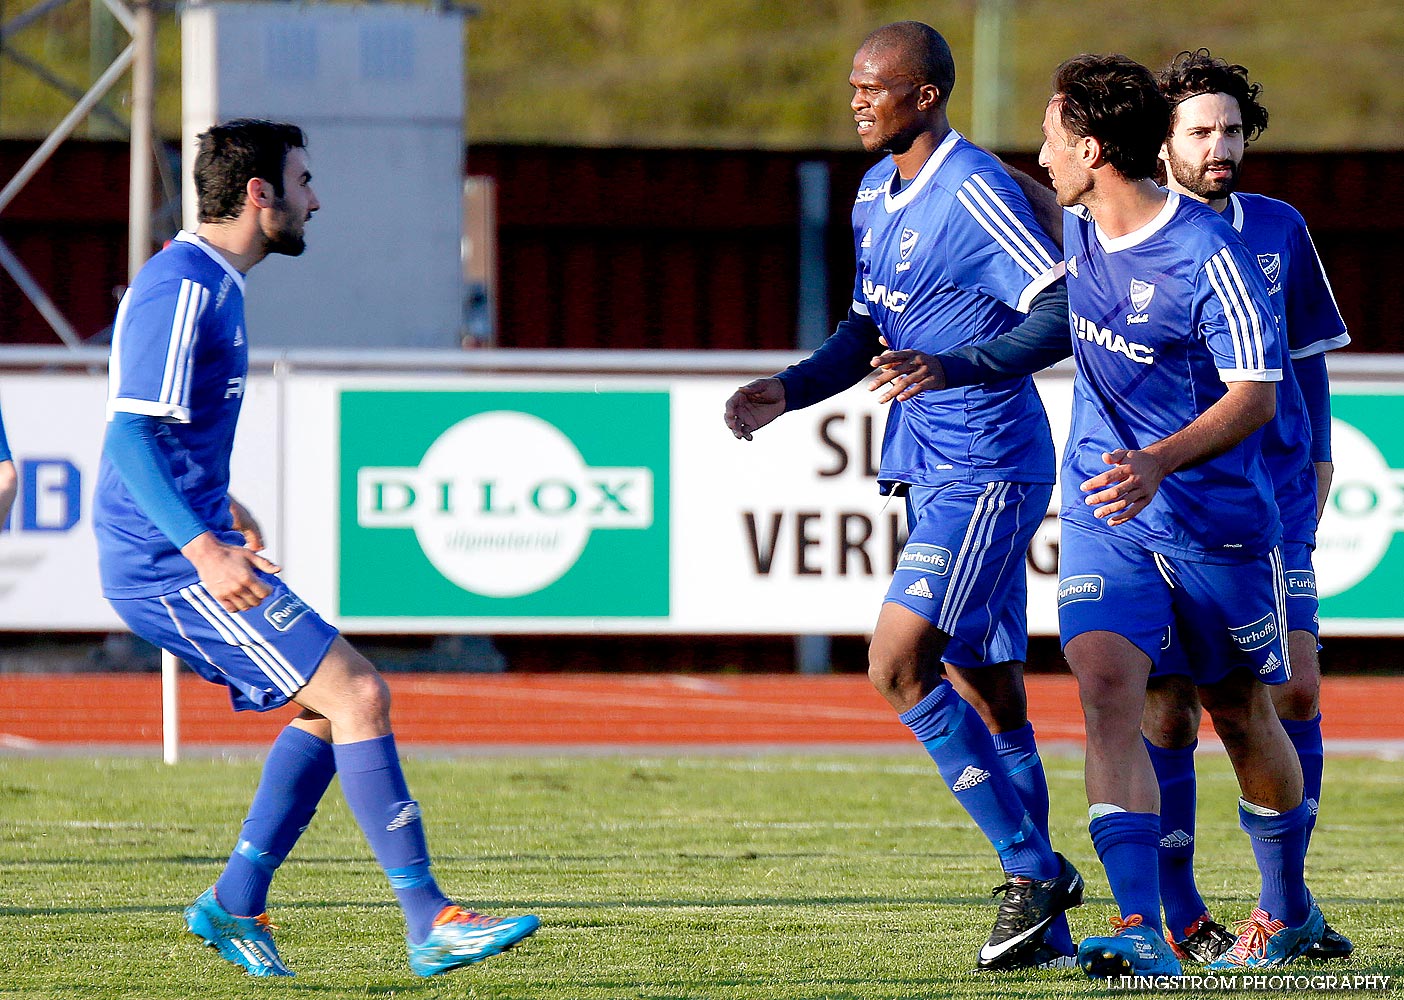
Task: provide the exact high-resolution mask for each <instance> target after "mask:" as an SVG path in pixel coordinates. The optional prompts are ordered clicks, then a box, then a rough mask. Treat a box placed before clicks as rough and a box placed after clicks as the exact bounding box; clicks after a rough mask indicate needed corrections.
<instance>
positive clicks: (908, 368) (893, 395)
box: [868, 341, 946, 403]
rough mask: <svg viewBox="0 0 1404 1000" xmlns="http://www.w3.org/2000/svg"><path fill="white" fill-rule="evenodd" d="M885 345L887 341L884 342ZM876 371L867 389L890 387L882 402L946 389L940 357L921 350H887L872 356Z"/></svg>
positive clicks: (875, 389)
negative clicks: (923, 352)
mask: <svg viewBox="0 0 1404 1000" xmlns="http://www.w3.org/2000/svg"><path fill="white" fill-rule="evenodd" d="M884 346H886V342H885V341H884ZM871 363H872V366H873V367H874V368H876V369H877V374H875V375H873V376H872V377H871V378H870V379H868V391H869V392H876V391H877V390H879V389H881V388H882V387H883V386H887V388H886V390H884V391H883V394H882V395H881V396H879V397H878V402H879V403H890V402H891V401H892V400H894V399H895V400H897V401H898V402H902V401H903V400H908V399H911V398H912V397H913V396H916V395H919V394H921V393H923V392H927V391H931V392H935V391H937V390H940V389H944V388H946V370H945V369H944V368H942V367H941V362H940V360H939V359H938V358H934V357H932V356H931V355H929V354H922V353H921V352H920V351H884V352H883V353H882V354H879V355H878V356H877V357H875V358H873V360H872V362H871Z"/></svg>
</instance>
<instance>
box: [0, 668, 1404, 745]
mask: <svg viewBox="0 0 1404 1000" xmlns="http://www.w3.org/2000/svg"><path fill="white" fill-rule="evenodd" d="M387 680H388V682H389V684H390V688H391V691H392V692H393V697H394V714H395V720H396V722H395V729H396V735H397V738H398V740H399V741H400V742H401V743H402V744H405V745H414V744H419V745H421V746H429V745H432V746H438V747H443V748H446V749H448V748H461V749H465V750H467V749H471V748H472V747H474V746H477V747H483V748H496V749H501V748H512V747H519V748H526V747H531V748H535V749H540V748H551V747H559V748H560V749H562V750H564V751H569V750H570V749H571V748H582V747H611V746H612V747H638V748H641V749H642V748H647V747H657V748H666V747H679V746H691V747H717V748H720V747H724V746H737V745H741V746H756V745H763V746H789V747H795V748H797V749H798V748H804V747H836V746H837V747H841V746H854V747H864V746H866V747H876V746H881V745H883V744H889V745H894V748H895V747H896V746H897V745H900V746H910V745H911V736H910V734H908V732H907V730H906V729H905V728H903V727H902V726H901V725H900V724H899V723H898V722H897V720H896V717H895V716H894V714H893V712H892V710H891V709H889V708H888V707H887V705H886V704H885V703H884V702H883V701H882V700H881V699H880V698H879V697H878V695H877V694H876V693H875V692H874V691H873V689H872V687H871V686H870V685H869V684H868V681H867V678H866V677H864V676H862V675H841V676H825V677H813V676H799V675H768V676H749V675H747V676H734V677H733V676H717V675H653V674H650V675H636V674H628V675H619V674H612V675H602V674H496V675H482V674H390V675H388V676H387ZM1028 693H1029V716H1030V718H1031V719H1032V720H1033V723H1034V727H1035V729H1036V730H1037V731H1038V735H1039V739H1040V741H1041V742H1042V743H1044V744H1045V745H1048V744H1053V743H1066V742H1075V743H1080V742H1081V741H1082V739H1083V734H1082V713H1081V710H1080V708H1079V706H1078V702H1077V685H1076V683H1075V682H1074V681H1073V679H1072V677H1070V676H1067V675H1034V676H1031V677H1029V678H1028ZM180 701H181V721H180V729H181V742H182V743H183V744H185V745H187V746H250V745H253V746H266V745H267V744H268V743H270V742H271V741H272V740H273V738H274V737H275V736H276V735H277V732H278V730H279V729H280V728H281V727H282V726H283V725H284V724H285V723H286V722H287V720H288V719H289V718H290V717H291V716H292V715H293V709H291V708H284V709H280V710H277V711H273V712H268V713H264V714H257V713H253V712H240V713H237V714H236V713H235V712H233V710H232V709H231V708H230V706H229V700H228V697H227V695H226V694H225V691H224V689H223V688H220V687H216V686H215V685H213V684H208V683H206V682H204V681H202V680H200V679H199V678H197V677H194V676H190V675H186V676H184V677H182V678H181V683H180ZM1400 704H1404V678H1395V677H1387V678H1376V677H1328V678H1326V680H1325V682H1324V686H1323V690H1322V705H1323V718H1324V722H1323V732H1324V736H1325V738H1326V739H1327V740H1328V741H1331V742H1334V743H1335V744H1336V747H1337V748H1348V747H1349V745H1352V744H1356V743H1359V744H1362V747H1361V749H1369V748H1370V747H1372V746H1375V747H1377V746H1378V745H1383V744H1386V743H1396V742H1399V743H1401V744H1404V716H1401V715H1400V714H1399V713H1397V712H1392V711H1387V710H1385V706H1397V705H1400ZM1207 722H1208V720H1207V717H1206V725H1207ZM1206 735H1207V733H1206ZM160 742H161V691H160V681H159V679H158V678H157V677H156V676H155V675H151V674H144V675H130V674H117V675H112V674H77V675H72V674H70V675H32V674H10V675H4V676H0V749H10V750H39V751H42V750H44V749H45V748H46V747H48V748H58V747H60V746H68V747H71V746H73V745H75V744H108V745H123V746H138V747H140V746H147V745H150V746H159V745H160Z"/></svg>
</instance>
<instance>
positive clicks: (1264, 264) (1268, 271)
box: [1258, 253, 1282, 285]
mask: <svg viewBox="0 0 1404 1000" xmlns="http://www.w3.org/2000/svg"><path fill="white" fill-rule="evenodd" d="M1258 266H1259V267H1261V268H1262V269H1263V277H1265V278H1267V280H1268V284H1269V285H1275V284H1277V279H1278V277H1279V276H1281V274H1282V255H1281V254H1280V253H1260V254H1258Z"/></svg>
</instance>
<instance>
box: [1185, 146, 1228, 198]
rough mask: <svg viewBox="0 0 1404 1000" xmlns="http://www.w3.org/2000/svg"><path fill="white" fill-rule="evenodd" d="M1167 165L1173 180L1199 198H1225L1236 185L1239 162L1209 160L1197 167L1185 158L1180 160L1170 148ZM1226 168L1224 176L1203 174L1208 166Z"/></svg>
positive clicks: (1206, 171) (1207, 169)
mask: <svg viewBox="0 0 1404 1000" xmlns="http://www.w3.org/2000/svg"><path fill="white" fill-rule="evenodd" d="M1169 152H1170V156H1169V162H1168V167H1167V169H1169V171H1170V176H1172V177H1174V178H1175V182H1176V183H1177V184H1179V185H1180V186H1181V187H1182V188H1184V189H1185V190H1186V191H1189V192H1190V193H1191V194H1193V195H1195V196H1197V197H1200V198H1207V199H1213V198H1227V197H1228V196H1229V195H1231V194H1233V192H1234V190H1235V189H1236V188H1237V187H1238V171H1239V168H1240V166H1241V164H1238V163H1234V162H1233V161H1231V160H1211V161H1210V162H1208V163H1206V164H1204V166H1202V167H1197V166H1195V165H1194V164H1192V163H1190V162H1188V161H1187V160H1182V159H1180V158H1179V157H1178V156H1176V155H1175V151H1174V150H1173V149H1172V150H1170V151H1169ZM1211 167H1216V168H1221V167H1222V168H1227V169H1228V172H1229V175H1228V176H1227V177H1224V178H1221V179H1220V178H1215V179H1213V180H1210V179H1209V178H1208V177H1207V176H1205V175H1206V174H1207V173H1208V171H1209V168H1211Z"/></svg>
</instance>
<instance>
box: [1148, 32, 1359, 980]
mask: <svg viewBox="0 0 1404 1000" xmlns="http://www.w3.org/2000/svg"><path fill="white" fill-rule="evenodd" d="M1160 88H1161V91H1162V92H1163V93H1164V94H1165V96H1166V98H1167V99H1168V100H1169V101H1170V106H1171V109H1172V117H1171V126H1170V134H1169V137H1168V138H1167V139H1166V141H1165V145H1164V148H1163V149H1162V151H1161V159H1162V161H1164V163H1165V167H1166V180H1167V184H1168V186H1169V188H1170V190H1172V191H1177V192H1179V193H1181V194H1183V195H1185V196H1187V197H1191V198H1195V199H1197V200H1199V201H1202V202H1204V203H1206V204H1207V205H1208V206H1209V207H1210V208H1212V209H1214V210H1215V211H1216V212H1219V213H1220V214H1221V215H1223V216H1224V217H1225V218H1226V219H1228V221H1229V222H1230V223H1231V224H1232V226H1233V228H1234V229H1236V230H1238V232H1239V233H1240V234H1241V235H1242V237H1243V240H1244V242H1245V243H1246V244H1247V245H1248V248H1249V249H1250V250H1251V251H1252V252H1253V254H1254V255H1255V257H1256V258H1257V263H1258V265H1259V267H1260V268H1261V269H1262V272H1263V276H1264V277H1265V278H1266V280H1267V284H1268V292H1269V295H1270V297H1271V300H1272V306H1273V310H1274V312H1275V314H1276V316H1277V320H1278V327H1279V329H1280V330H1281V331H1282V332H1283V334H1284V335H1285V338H1286V343H1285V347H1286V351H1287V353H1288V356H1289V358H1290V362H1289V363H1288V364H1287V365H1284V366H1283V370H1282V381H1281V383H1279V385H1278V393H1277V416H1276V417H1275V418H1274V420H1273V422H1272V423H1271V424H1269V425H1268V427H1267V428H1266V430H1265V432H1264V436H1263V457H1264V459H1266V461H1267V464H1268V470H1269V472H1271V474H1272V478H1273V483H1274V485H1275V493H1276V499H1277V505H1278V508H1279V509H1280V512H1281V519H1282V532H1283V534H1282V555H1283V565H1284V568H1285V571H1286V583H1287V624H1286V628H1287V633H1288V636H1287V638H1288V643H1289V647H1290V652H1291V663H1292V677H1291V679H1290V680H1288V681H1287V682H1286V683H1285V684H1281V685H1279V686H1276V687H1274V688H1272V698H1273V703H1274V705H1275V706H1276V708H1277V714H1278V716H1279V717H1280V718H1281V719H1282V725H1283V727H1284V729H1285V730H1286V731H1287V735H1288V737H1289V738H1290V739H1291V741H1292V745H1293V747H1294V748H1295V749H1296V751H1297V757H1298V759H1299V760H1300V761H1301V766H1302V779H1303V785H1304V794H1305V797H1306V802H1307V806H1308V808H1309V809H1310V812H1311V817H1310V820H1309V822H1308V825H1307V839H1308V843H1310V838H1311V831H1312V828H1313V827H1314V826H1315V825H1316V816H1317V810H1318V806H1319V802H1320V799H1321V774H1322V756H1323V754H1322V745H1321V702H1320V694H1321V667H1320V662H1319V660H1318V658H1317V630H1318V625H1317V600H1316V574H1315V572H1314V570H1313V567H1312V550H1313V548H1314V547H1315V544H1316V525H1317V521H1318V520H1319V519H1320V516H1321V511H1322V509H1323V508H1324V506H1325V503H1326V496H1327V493H1328V491H1329V489H1330V484H1331V473H1332V465H1331V397H1330V388H1329V383H1328V378H1327V372H1326V352H1327V351H1330V350H1334V349H1336V348H1338V347H1343V346H1345V345H1346V344H1348V343H1350V336H1349V334H1348V333H1347V332H1346V327H1345V321H1344V320H1343V319H1342V318H1341V314H1340V310H1339V309H1338V308H1337V306H1336V301H1335V297H1334V296H1333V295H1332V294H1331V286H1330V283H1329V282H1328V281H1327V279H1326V275H1325V272H1324V271H1323V269H1322V267H1321V261H1320V259H1319V258H1318V256H1317V254H1316V248H1315V246H1314V245H1313V244H1312V240H1311V235H1310V233H1308V231H1307V227H1306V223H1305V222H1304V221H1303V219H1302V217H1301V215H1300V213H1298V212H1297V211H1296V210H1295V209H1294V208H1292V207H1291V206H1290V205H1288V204H1286V203H1285V202H1281V201H1278V200H1276V199H1273V198H1267V197H1264V196H1263V195H1254V194H1244V193H1237V192H1236V188H1237V186H1238V176H1239V170H1240V166H1241V164H1242V161H1243V152H1244V147H1245V146H1246V145H1247V144H1248V143H1249V142H1251V141H1252V140H1253V139H1254V138H1256V137H1257V136H1258V135H1259V134H1260V133H1261V132H1262V130H1263V129H1265V128H1266V127H1267V120H1268V114H1267V110H1266V109H1265V108H1264V107H1263V106H1262V105H1261V104H1260V103H1259V101H1258V94H1259V91H1260V88H1259V87H1258V85H1256V84H1253V83H1251V82H1250V81H1249V78H1248V71H1247V70H1246V69H1245V68H1244V67H1242V66H1236V65H1230V64H1229V63H1227V62H1225V61H1224V60H1222V59H1215V58H1213V57H1212V56H1211V55H1210V54H1209V52H1208V51H1207V50H1205V49H1200V50H1198V51H1196V52H1183V53H1181V54H1180V55H1179V56H1178V57H1177V58H1176V59H1175V61H1174V62H1173V63H1172V64H1171V65H1170V66H1169V67H1167V68H1166V69H1165V70H1164V71H1162V72H1161V74H1160ZM1199 720H1200V705H1199V699H1198V696H1197V693H1196V689H1195V685H1194V679H1193V676H1192V675H1191V672H1190V670H1189V665H1188V664H1187V663H1186V662H1185V660H1184V659H1183V657H1180V658H1177V659H1175V660H1174V661H1172V663H1170V664H1165V663H1162V667H1161V670H1159V671H1158V672H1157V675H1156V676H1155V677H1153V678H1152V680H1151V685H1150V689H1149V691H1148V696H1147V701H1146V717H1145V719H1144V720H1143V725H1142V728H1143V730H1144V731H1145V734H1146V739H1147V741H1148V742H1149V744H1150V753H1151V760H1152V762H1153V763H1154V764H1155V769H1156V776H1157V778H1158V779H1159V782H1160V788H1161V811H1160V817H1161V835H1162V837H1161V847H1160V873H1161V885H1160V892H1161V898H1162V900H1163V902H1164V905H1165V914H1166V922H1167V924H1168V925H1169V926H1168V927H1167V931H1169V932H1170V934H1171V936H1172V937H1173V938H1174V939H1175V943H1176V945H1177V947H1178V948H1179V949H1180V950H1181V951H1182V952H1183V954H1182V956H1181V957H1186V956H1188V957H1193V958H1197V959H1199V960H1201V961H1212V960H1213V959H1214V958H1217V957H1218V956H1219V955H1220V954H1222V953H1223V952H1225V951H1227V950H1228V949H1229V948H1230V947H1231V946H1232V944H1233V938H1232V936H1231V935H1229V934H1228V933H1227V932H1226V931H1224V930H1223V928H1222V927H1221V926H1220V925H1219V924H1218V923H1217V922H1216V921H1214V920H1213V918H1212V917H1211V916H1210V915H1209V912H1208V907H1207V906H1206V905H1205V903H1204V900H1203V898H1202V897H1201V896H1200V894H1199V890H1198V888H1197V887H1196V885H1195V880H1194V869H1193V857H1194V834H1195V799H1196V793H1195V775H1194V749H1195V746H1196V745H1197V739H1196V737H1197V735H1198V730H1199ZM1352 950H1353V946H1352V944H1351V942H1350V940H1349V939H1348V938H1346V937H1345V936H1344V935H1342V934H1340V933H1339V932H1337V931H1335V930H1334V929H1332V928H1331V927H1330V926H1329V925H1327V927H1326V928H1325V930H1324V932H1323V934H1322V937H1321V940H1319V941H1318V942H1317V943H1315V944H1313V945H1312V947H1311V948H1310V949H1309V950H1308V952H1307V957H1308V958H1319V959H1324V958H1345V957H1347V956H1349V955H1350V953H1351V951H1352Z"/></svg>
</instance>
